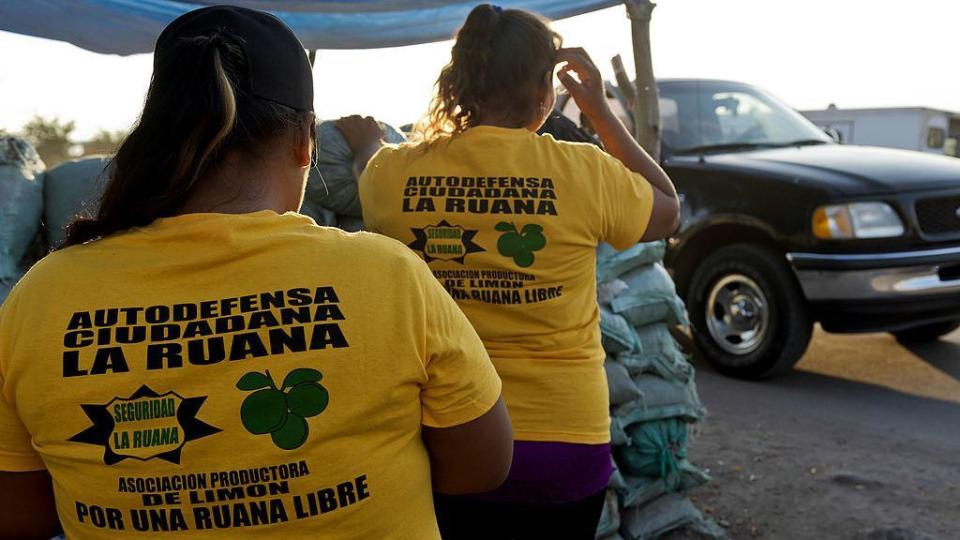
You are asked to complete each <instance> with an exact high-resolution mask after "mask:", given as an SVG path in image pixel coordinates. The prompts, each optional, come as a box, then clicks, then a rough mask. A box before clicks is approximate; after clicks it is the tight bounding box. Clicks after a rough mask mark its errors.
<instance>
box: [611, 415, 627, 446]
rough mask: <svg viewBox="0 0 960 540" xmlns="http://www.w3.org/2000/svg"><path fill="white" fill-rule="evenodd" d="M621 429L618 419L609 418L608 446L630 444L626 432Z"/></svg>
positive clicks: (614, 417) (621, 425)
mask: <svg viewBox="0 0 960 540" xmlns="http://www.w3.org/2000/svg"><path fill="white" fill-rule="evenodd" d="M623 427H624V426H623V424H622V423H621V422H620V419H619V418H617V417H616V416H611V417H610V444H611V445H612V446H621V445H624V444H630V437H628V436H627V432H626V431H625V430H624V429H623Z"/></svg>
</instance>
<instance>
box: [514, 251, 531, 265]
mask: <svg viewBox="0 0 960 540" xmlns="http://www.w3.org/2000/svg"><path fill="white" fill-rule="evenodd" d="M513 262H515V263H517V266H519V267H520V268H526V267H528V266H531V265H532V264H533V253H531V252H529V251H524V252H523V253H520V254H518V255H517V256H516V257H514V258H513Z"/></svg>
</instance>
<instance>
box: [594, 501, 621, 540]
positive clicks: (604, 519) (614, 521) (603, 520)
mask: <svg viewBox="0 0 960 540" xmlns="http://www.w3.org/2000/svg"><path fill="white" fill-rule="evenodd" d="M619 506H620V501H619V500H617V494H616V493H614V492H613V491H612V490H607V495H606V497H605V498H604V501H603V511H602V512H601V513H600V522H599V523H597V537H598V538H605V537H607V536H609V535H612V534H616V533H617V530H619V529H620V508H619Z"/></svg>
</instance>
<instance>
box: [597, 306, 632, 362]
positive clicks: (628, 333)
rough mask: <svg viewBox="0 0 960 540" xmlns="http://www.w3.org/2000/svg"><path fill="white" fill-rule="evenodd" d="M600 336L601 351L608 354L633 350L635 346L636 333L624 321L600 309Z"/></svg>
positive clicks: (614, 314) (618, 316)
mask: <svg viewBox="0 0 960 540" xmlns="http://www.w3.org/2000/svg"><path fill="white" fill-rule="evenodd" d="M600 336H601V342H602V344H603V349H604V350H605V351H607V352H608V353H618V352H623V351H630V350H633V348H634V347H636V345H637V332H636V330H634V329H633V327H632V326H630V323H628V322H627V320H626V319H624V318H623V317H621V316H620V315H617V314H616V313H612V312H610V311H608V310H607V309H605V308H603V307H602V306H601V307H600Z"/></svg>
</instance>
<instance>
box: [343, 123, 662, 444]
mask: <svg viewBox="0 0 960 540" xmlns="http://www.w3.org/2000/svg"><path fill="white" fill-rule="evenodd" d="M651 189H652V188H651V186H650V184H649V183H648V182H647V181H646V180H645V179H644V178H643V177H642V176H640V175H638V174H636V173H634V172H632V171H630V170H629V169H627V168H626V167H625V166H624V165H623V164H622V163H621V162H620V161H618V160H617V159H615V158H613V157H611V156H610V155H608V154H606V153H604V152H603V151H601V150H600V149H598V148H596V147H594V146H592V145H589V144H578V143H567V142H558V141H556V140H554V139H553V137H551V136H549V135H546V136H538V135H536V134H534V133H532V132H529V131H527V130H524V129H504V128H496V127H476V128H473V129H469V130H467V131H466V132H465V133H462V134H460V135H457V136H455V137H454V138H452V139H450V140H444V141H440V142H438V143H436V144H435V145H434V146H432V147H430V148H429V149H428V150H426V151H424V149H422V148H419V147H416V146H410V145H404V146H401V147H385V148H383V149H382V150H380V151H379V152H378V153H377V154H376V155H375V156H374V158H373V159H372V160H371V161H370V163H369V164H368V165H367V168H366V170H365V172H364V174H363V176H362V177H361V179H360V200H361V203H362V205H363V217H364V221H365V223H366V225H367V227H368V228H370V229H371V230H373V231H376V232H381V233H383V234H386V235H387V236H391V237H393V238H396V239H398V240H400V241H401V242H403V243H404V244H407V245H408V246H410V247H411V248H412V249H413V250H415V251H416V252H418V253H419V254H420V255H421V256H422V257H423V258H424V259H425V260H426V261H427V262H428V263H429V265H430V268H431V269H432V270H433V274H434V276H435V277H436V278H437V279H438V280H439V281H440V282H441V283H442V284H443V285H444V287H445V288H446V289H447V291H448V292H449V293H450V295H451V296H452V297H453V298H454V300H456V301H457V303H458V304H459V305H460V308H461V309H463V312H464V313H465V314H466V315H467V318H468V319H470V322H471V323H473V326H474V328H476V329H477V333H478V334H480V337H481V339H483V343H484V345H485V346H486V348H487V352H489V353H490V357H491V359H492V360H493V363H494V365H495V366H496V368H497V371H498V372H499V373H500V376H501V377H502V378H503V384H504V389H503V395H504V399H505V401H506V403H507V407H508V408H509V410H510V417H511V419H512V420H513V427H514V437H515V438H516V439H517V440H528V441H555V442H570V443H587V444H599V443H605V442H608V441H609V440H610V431H609V425H610V424H609V410H608V397H607V385H606V376H605V374H604V371H603V359H604V353H603V349H602V347H601V346H600V329H599V320H600V312H599V308H598V306H597V301H596V274H595V270H594V268H595V265H596V252H595V248H596V246H597V244H598V243H599V242H601V241H606V242H609V243H611V244H613V245H614V246H616V247H618V248H625V247H627V246H629V245H632V244H635V243H636V242H638V241H639V240H640V238H641V236H642V235H643V232H644V230H645V229H646V226H647V223H648V221H649V218H650V213H651V209H652V204H653V203H652V201H653V197H652V191H651Z"/></svg>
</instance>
